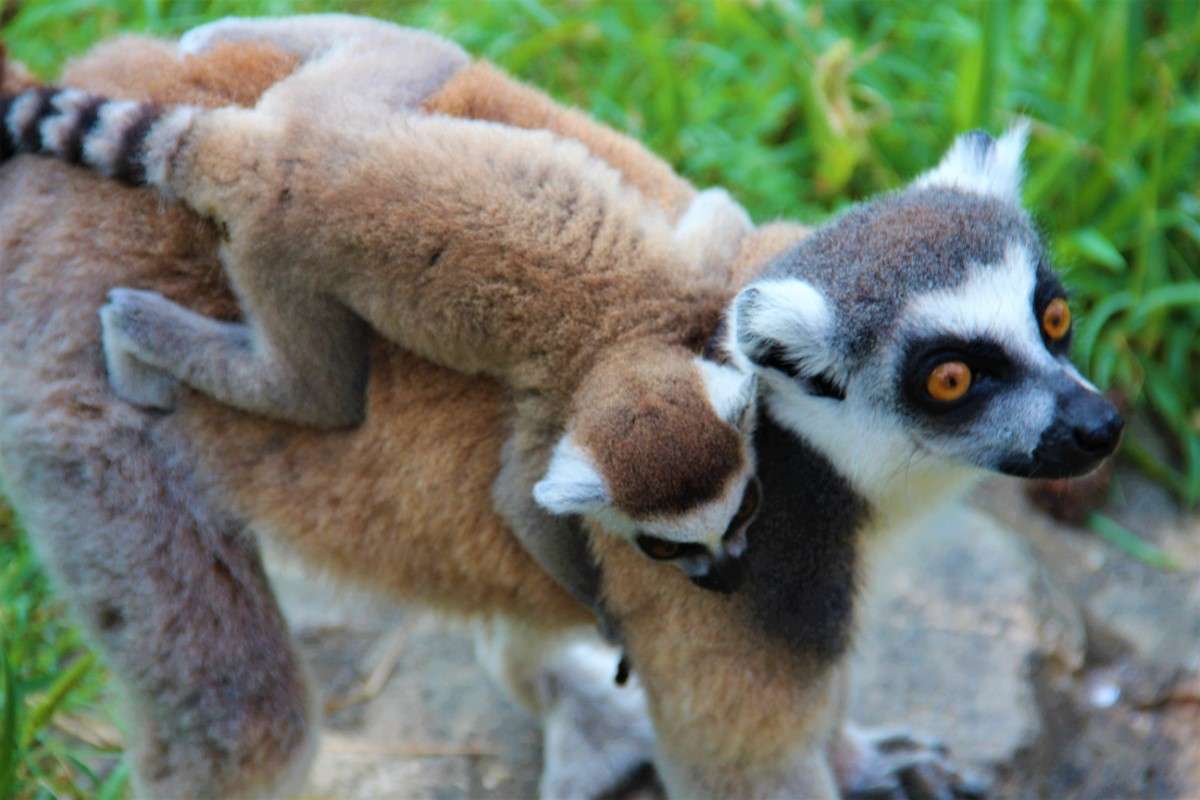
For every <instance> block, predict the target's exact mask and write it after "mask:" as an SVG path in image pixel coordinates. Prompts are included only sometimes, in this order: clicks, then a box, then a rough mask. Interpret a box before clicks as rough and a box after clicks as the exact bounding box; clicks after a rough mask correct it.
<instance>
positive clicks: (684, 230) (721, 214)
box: [675, 189, 754, 268]
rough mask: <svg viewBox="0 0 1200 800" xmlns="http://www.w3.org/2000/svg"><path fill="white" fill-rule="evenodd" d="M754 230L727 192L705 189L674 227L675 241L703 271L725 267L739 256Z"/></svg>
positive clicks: (745, 215)
mask: <svg viewBox="0 0 1200 800" xmlns="http://www.w3.org/2000/svg"><path fill="white" fill-rule="evenodd" d="M753 227H754V223H753V222H752V221H751V220H750V215H749V214H748V213H746V209H744V208H742V206H741V205H740V204H739V203H738V202H737V201H736V200H734V199H733V197H732V196H731V195H730V194H729V192H727V191H725V190H724V189H705V190H704V191H702V192H700V193H699V194H697V195H696V196H695V198H693V200H692V203H691V205H689V206H688V208H687V211H685V212H684V214H683V216H682V217H680V218H679V221H678V222H676V223H675V241H676V242H678V243H679V244H680V245H682V246H683V247H684V248H685V249H686V250H689V251H690V252H691V253H692V255H693V258H695V259H696V260H697V263H698V264H699V265H700V266H701V267H703V268H708V267H715V266H720V265H724V264H725V263H727V262H728V261H729V260H730V259H732V258H734V257H735V256H736V255H737V251H738V248H739V247H740V246H741V241H742V237H743V236H745V235H746V234H747V233H749V232H750V230H751V229H752V228H753Z"/></svg>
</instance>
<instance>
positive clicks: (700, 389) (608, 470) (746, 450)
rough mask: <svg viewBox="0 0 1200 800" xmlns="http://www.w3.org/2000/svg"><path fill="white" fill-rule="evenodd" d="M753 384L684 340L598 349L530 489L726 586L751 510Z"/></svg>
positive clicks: (754, 488) (713, 585)
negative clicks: (604, 354)
mask: <svg viewBox="0 0 1200 800" xmlns="http://www.w3.org/2000/svg"><path fill="white" fill-rule="evenodd" d="M755 387H756V378H755V376H754V375H753V373H746V372H742V371H741V370H739V369H736V368H734V367H730V366H722V365H720V364H716V363H714V362H712V361H708V360H705V359H702V358H697V357H695V356H693V355H692V354H691V353H689V352H688V351H687V350H685V349H683V348H675V347H672V348H666V349H665V350H659V349H655V350H653V351H650V352H647V350H645V349H641V350H639V352H636V353H635V352H627V353H622V354H620V355H619V356H617V357H615V358H609V359H606V360H605V363H603V364H601V365H600V366H599V367H597V368H596V369H593V370H592V371H591V373H590V374H589V376H588V378H587V379H586V380H585V381H584V383H583V385H582V386H581V387H580V390H579V392H578V393H577V394H576V398H575V403H574V413H573V414H572V416H571V418H570V420H569V422H568V425H567V432H566V434H565V435H564V436H563V437H562V438H561V439H560V440H559V442H558V444H557V445H556V447H555V448H554V452H553V455H552V456H551V459H550V464H549V466H548V468H547V471H546V474H545V476H544V477H543V478H542V480H541V481H540V482H538V484H537V485H536V486H535V488H534V498H535V500H537V502H538V503H539V504H540V505H541V506H542V507H543V508H545V509H547V510H548V511H550V512H551V513H553V514H582V515H586V516H589V517H591V518H593V519H595V520H596V521H598V522H599V523H601V525H602V527H603V528H604V529H605V530H607V531H609V532H612V533H615V534H617V535H620V536H624V537H626V538H628V539H629V540H630V541H632V542H633V543H635V544H636V545H637V547H638V548H639V549H640V550H641V552H642V553H644V554H645V555H646V556H647V557H649V558H652V559H655V560H658V561H666V562H670V563H672V564H674V565H675V566H677V567H679V568H680V569H682V570H683V571H684V572H685V573H686V574H687V575H688V576H689V577H690V578H691V579H692V580H693V581H694V582H695V583H697V584H698V585H700V586H703V587H705V588H708V589H715V590H718V591H732V590H733V589H734V588H736V585H737V582H738V578H739V576H740V561H739V560H738V557H739V556H740V555H741V554H742V552H743V550H744V549H745V546H746V529H747V528H748V527H749V524H750V522H751V520H752V519H753V517H754V515H755V513H756V512H757V510H758V501H759V490H758V483H757V481H755V479H754V453H753V449H752V446H751V437H752V435H753V431H754V421H755V411H756V407H757V404H756V403H755V397H756V389H755Z"/></svg>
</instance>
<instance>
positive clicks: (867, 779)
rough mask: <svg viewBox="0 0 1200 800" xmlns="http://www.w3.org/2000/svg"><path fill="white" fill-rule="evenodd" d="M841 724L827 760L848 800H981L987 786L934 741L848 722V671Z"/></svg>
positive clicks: (843, 687)
mask: <svg viewBox="0 0 1200 800" xmlns="http://www.w3.org/2000/svg"><path fill="white" fill-rule="evenodd" d="M840 678H841V679H840V686H839V687H838V694H839V707H840V710H839V713H840V714H841V715H842V722H841V724H840V726H839V727H838V730H837V733H836V734H835V735H834V737H833V739H832V740H831V741H830V743H829V761H830V763H831V764H832V766H833V771H834V775H835V777H836V779H837V784H838V788H839V789H840V790H841V792H842V795H843V796H844V797H846V798H864V800H866V799H867V798H878V797H909V796H914V795H915V796H916V797H946V798H949V797H957V798H982V797H984V796H986V795H987V792H988V789H989V788H990V783H991V782H990V781H989V780H988V779H987V778H986V777H985V776H982V775H977V774H974V773H971V772H967V771H964V770H961V769H959V768H958V767H957V766H956V765H955V764H954V763H953V761H952V760H951V758H950V751H949V750H948V749H947V747H946V746H945V745H944V744H943V743H942V742H940V741H938V740H937V739H935V738H933V737H930V736H922V735H920V734H917V733H914V732H913V731H910V730H908V729H906V728H863V727H861V726H859V725H856V724H854V723H853V722H851V721H850V720H849V719H846V717H845V713H846V710H847V707H848V706H849V700H850V671H849V669H848V668H847V669H844V670H843V672H842V675H841V676H840Z"/></svg>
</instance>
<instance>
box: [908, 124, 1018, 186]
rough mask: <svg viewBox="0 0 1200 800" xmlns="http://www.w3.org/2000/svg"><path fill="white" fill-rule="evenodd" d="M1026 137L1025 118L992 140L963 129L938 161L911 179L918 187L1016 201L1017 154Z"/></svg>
mask: <svg viewBox="0 0 1200 800" xmlns="http://www.w3.org/2000/svg"><path fill="white" fill-rule="evenodd" d="M1028 138H1029V122H1028V121H1027V120H1021V121H1020V122H1018V123H1017V124H1015V125H1013V126H1012V127H1011V128H1009V129H1008V131H1006V132H1005V134H1004V135H1003V136H1001V137H1000V138H999V139H996V140H995V141H994V142H989V141H987V140H984V139H981V138H980V137H979V136H978V135H976V134H971V133H966V134H963V135H962V136H959V137H958V138H957V139H955V140H954V144H953V145H951V146H950V149H949V150H948V151H947V152H946V155H945V156H944V157H943V158H942V160H941V162H940V163H939V164H938V165H937V166H936V167H934V168H933V169H932V170H930V171H929V172H927V173H925V174H924V175H922V176H920V177H919V178H917V179H916V180H915V181H914V182H913V186H914V187H916V188H918V189H920V188H924V187H927V186H939V187H943V188H946V189H960V190H962V191H966V192H974V193H976V194H982V195H989V196H992V197H998V198H1000V199H1001V200H1007V201H1009V202H1012V203H1019V202H1020V199H1021V178H1022V167H1021V158H1022V156H1023V154H1024V152H1025V142H1026V141H1027V140H1028Z"/></svg>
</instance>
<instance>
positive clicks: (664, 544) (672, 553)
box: [637, 533, 683, 561]
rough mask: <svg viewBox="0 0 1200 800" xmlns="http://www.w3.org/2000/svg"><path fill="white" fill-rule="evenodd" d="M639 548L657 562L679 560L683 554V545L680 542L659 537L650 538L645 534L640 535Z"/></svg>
mask: <svg viewBox="0 0 1200 800" xmlns="http://www.w3.org/2000/svg"><path fill="white" fill-rule="evenodd" d="M637 546H638V547H640V548H641V550H642V552H643V553H645V554H646V555H648V556H650V558H653V559H654V560H655V561H668V560H670V559H672V558H678V557H679V556H680V554H681V553H682V552H683V545H682V544H680V543H679V542H672V541H671V540H670V539H660V538H658V537H657V536H648V535H646V534H644V533H639V534H638V537H637Z"/></svg>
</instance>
